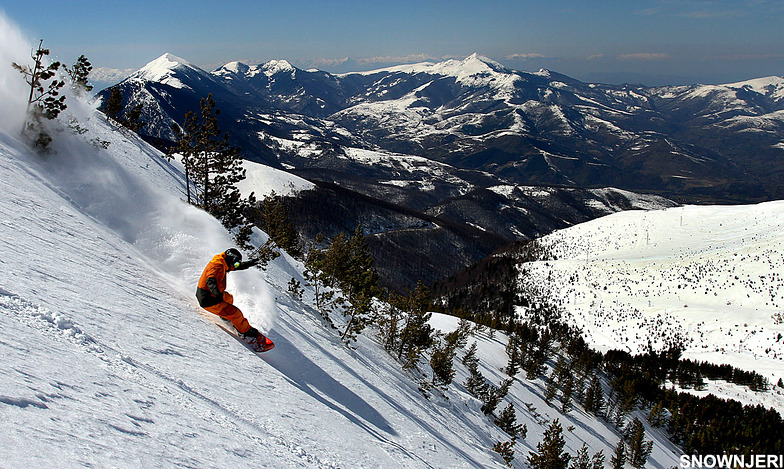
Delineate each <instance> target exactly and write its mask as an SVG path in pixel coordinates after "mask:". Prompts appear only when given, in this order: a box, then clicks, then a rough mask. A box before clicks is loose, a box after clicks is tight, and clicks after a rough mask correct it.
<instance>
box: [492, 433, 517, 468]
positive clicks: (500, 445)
mask: <svg viewBox="0 0 784 469" xmlns="http://www.w3.org/2000/svg"><path fill="white" fill-rule="evenodd" d="M515 443H516V441H515V439H514V438H512V439H511V440H510V441H504V442H501V441H499V442H497V443H496V444H495V445H493V451H495V452H496V453H498V454H499V455H500V456H501V458H502V459H503V460H504V462H505V463H506V465H507V466H508V467H512V461H514V445H515Z"/></svg>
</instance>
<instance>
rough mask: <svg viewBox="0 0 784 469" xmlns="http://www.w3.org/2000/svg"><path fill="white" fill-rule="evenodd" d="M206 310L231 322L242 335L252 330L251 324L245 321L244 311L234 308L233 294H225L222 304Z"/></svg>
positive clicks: (208, 307)
mask: <svg viewBox="0 0 784 469" xmlns="http://www.w3.org/2000/svg"><path fill="white" fill-rule="evenodd" d="M204 309H206V310H207V311H209V312H211V313H212V314H217V315H218V316H220V317H222V318H223V319H227V320H229V321H231V324H232V325H233V326H234V327H235V328H236V329H237V331H239V333H240V334H244V333H246V332H248V331H249V330H250V324H249V323H248V320H247V319H245V316H243V315H242V311H240V309H239V308H237V307H236V306H234V297H233V296H231V293H227V292H223V302H222V303H218V304H216V305H213V306H207V307H206V308H204Z"/></svg>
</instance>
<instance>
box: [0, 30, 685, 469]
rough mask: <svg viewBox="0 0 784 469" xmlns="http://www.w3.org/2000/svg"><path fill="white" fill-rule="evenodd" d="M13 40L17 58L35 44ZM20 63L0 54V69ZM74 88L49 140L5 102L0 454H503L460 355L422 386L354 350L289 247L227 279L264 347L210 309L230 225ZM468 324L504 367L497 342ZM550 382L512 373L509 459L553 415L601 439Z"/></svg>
mask: <svg viewBox="0 0 784 469" xmlns="http://www.w3.org/2000/svg"><path fill="white" fill-rule="evenodd" d="M4 39H6V40H5V41H2V44H3V48H12V47H16V49H15V50H13V51H11V52H19V54H17V56H20V57H18V58H17V57H15V60H24V55H25V54H27V53H28V51H29V45H28V44H27V43H25V42H24V41H22V40H21V39H19V38H16V37H11V38H10V40H9V38H4ZM4 54H5V51H4ZM11 55H13V54H11ZM5 57H6V56H5V55H3V58H5ZM4 63H6V62H4ZM14 76H16V75H15V74H14V73H12V72H9V71H7V70H6V69H5V68H0V77H1V78H2V79H0V84H2V83H6V81H5V80H6V79H7V78H10V77H14ZM16 78H18V77H16ZM20 96H21V97H22V98H21V99H24V98H23V97H24V94H23V93H18V92H16V90H15V89H13V87H10V86H9V87H7V88H6V87H5V85H3V86H1V87H0V99H2V102H3V103H4V104H3V108H4V109H9V107H10V108H12V109H24V102H20ZM68 103H69V108H68V111H67V114H70V115H72V116H73V117H74V118H76V119H77V120H78V121H79V122H80V125H81V126H82V127H83V128H86V129H87V130H88V132H87V133H85V134H81V135H75V134H71V133H70V132H68V131H57V132H55V133H54V135H55V141H54V143H53V152H52V153H51V154H49V155H45V156H41V155H37V154H35V153H33V152H31V151H30V150H29V149H28V148H27V147H26V146H25V145H24V144H23V143H22V142H20V141H19V139H18V138H17V135H18V129H19V123H20V122H19V119H18V118H13V117H12V116H11V117H6V114H7V113H6V111H3V114H0V116H2V117H3V120H2V121H0V173H1V174H2V175H3V177H2V178H0V192H2V194H3V197H2V198H0V220H2V229H0V265H2V272H3V275H2V276H0V329H1V330H2V331H3V334H2V336H0V356H2V357H3V360H0V377H2V379H0V420H2V421H3V432H2V434H1V435H0V452H2V454H3V462H2V465H3V466H7V467H26V466H32V467H38V466H54V467H84V466H88V467H121V468H125V467H128V468H137V467H181V466H185V467H200V468H205V467H206V468H209V467H275V468H289V467H313V468H330V467H368V468H377V467H396V468H397V467H410V468H420V467H437V468H446V467H455V468H461V467H466V468H467V467H503V462H502V461H501V459H500V458H499V457H498V455H496V454H495V453H493V452H492V450H491V449H490V448H491V447H492V446H493V444H494V443H495V442H497V441H500V440H506V439H507V438H506V437H505V434H504V433H503V432H502V431H501V430H500V429H499V428H497V427H495V426H494V425H493V424H492V422H491V421H490V420H489V419H487V418H486V417H484V416H483V415H482V414H481V412H479V407H480V403H479V402H478V401H477V400H476V399H474V398H472V397H469V396H468V394H467V393H465V392H464V390H463V388H462V386H461V385H460V384H459V383H462V382H463V381H464V378H465V376H466V372H465V370H464V369H462V368H460V369H459V370H458V378H457V379H456V384H455V385H453V386H452V387H450V388H449V389H448V390H447V391H446V394H445V396H442V395H440V394H438V393H436V394H434V395H433V396H431V398H430V399H426V398H424V397H423V396H422V394H421V393H420V391H419V390H418V386H417V384H416V383H415V382H414V381H413V380H412V379H411V375H410V374H408V373H405V372H403V371H401V369H400V365H399V364H398V363H397V362H395V361H394V360H392V359H391V358H390V357H389V355H388V354H387V353H386V352H385V351H384V350H383V349H382V348H381V347H380V346H379V345H378V344H377V342H376V341H375V340H374V339H373V337H372V334H370V333H369V334H368V335H366V336H363V337H361V338H360V340H359V342H358V343H357V344H356V349H350V348H347V347H346V346H345V345H344V344H342V343H341V342H340V341H339V339H338V337H337V335H336V333H335V332H333V331H331V330H329V329H327V328H325V327H324V326H323V325H322V323H321V321H320V319H319V316H318V314H317V313H316V312H315V311H313V310H312V309H311V308H310V307H308V306H307V304H305V303H302V302H299V301H297V300H295V299H292V298H291V297H290V296H289V295H288V294H287V293H286V291H285V285H286V284H287V283H288V281H289V279H291V278H292V277H294V278H296V279H299V280H302V276H301V265H300V264H299V263H298V262H296V261H294V260H292V259H291V258H288V257H286V256H283V257H281V258H279V259H277V260H276V261H275V262H274V263H272V264H271V265H270V266H269V267H268V269H267V270H266V271H258V270H252V271H245V272H240V273H236V274H231V275H230V276H229V290H230V291H232V292H233V293H234V294H235V298H236V303H237V304H238V305H239V306H240V307H241V308H242V309H243V311H244V312H245V313H246V314H247V316H248V317H249V320H250V322H251V323H252V324H253V325H255V326H257V327H259V328H262V329H263V330H264V331H265V332H266V333H267V334H268V335H269V336H270V337H271V338H272V339H273V340H274V341H275V342H276V344H277V347H276V348H275V350H273V351H272V352H269V353H268V354H266V355H264V357H263V358H259V357H257V356H256V355H254V354H252V353H249V352H248V351H247V350H246V349H245V348H244V347H242V346H241V345H240V344H238V343H237V342H236V341H235V340H234V339H232V338H231V337H229V336H228V335H227V334H225V333H224V332H222V331H220V330H219V329H217V328H216V327H215V326H214V325H212V324H210V323H209V322H208V321H207V320H206V319H205V318H203V317H202V316H201V315H200V314H199V313H198V307H197V306H196V304H195V301H194V298H193V290H194V285H195V283H196V280H197V278H198V276H199V274H200V273H201V269H202V268H203V266H204V265H205V264H206V262H207V261H208V260H209V259H210V257H211V256H212V255H213V254H215V253H217V252H219V251H222V250H224V249H226V248H227V247H229V246H230V245H231V242H230V237H229V235H228V234H226V233H225V232H224V230H223V229H222V227H221V226H220V225H219V224H218V223H217V222H216V221H215V220H213V219H212V218H211V217H209V216H207V215H206V214H204V213H203V212H201V211H199V210H197V209H195V208H193V207H190V206H187V205H185V204H184V203H183V202H182V200H181V199H182V197H183V183H182V180H183V176H182V173H181V171H180V170H179V168H178V167H177V165H176V164H174V163H169V162H167V161H165V160H164V159H163V158H162V157H161V155H160V153H158V152H157V151H156V150H154V149H152V148H151V147H149V146H147V145H146V144H144V143H143V142H142V141H141V140H139V139H137V138H136V137H134V136H132V135H127V134H125V133H123V132H122V131H120V130H118V129H114V128H112V127H111V126H110V125H109V124H108V123H107V122H106V121H105V120H103V119H102V117H101V116H100V115H99V114H97V113H94V112H93V111H92V110H91V109H90V108H89V107H88V106H87V105H86V104H84V103H80V102H78V101H77V100H75V99H74V98H73V97H70V98H69V101H68ZM6 104H8V105H9V107H6ZM9 116H10V114H9ZM66 118H67V116H64V117H63V120H65V119H66ZM91 141H92V142H98V141H104V142H109V145H108V148H102V146H101V145H98V146H95V145H94V144H93V143H91ZM268 174H269V173H268ZM260 179H264V178H261V177H260ZM257 183H259V184H263V183H262V182H261V181H260V180H257ZM268 190H269V187H266V186H265V187H258V188H256V190H255V191H256V193H257V194H261V193H265V192H266V191H268ZM263 239H264V235H263V233H258V234H257V239H256V241H263ZM311 297H312V292H310V291H309V290H308V291H306V292H305V301H306V302H307V301H308V300H309V298H311ZM440 319H441V322H440V323H439V324H440V327H442V328H448V327H450V324H451V325H452V326H453V323H450V321H453V320H452V319H451V318H440ZM371 332H372V331H371ZM471 340H476V341H478V342H479V343H480V357H481V359H482V361H483V363H482V367H483V371H484V372H485V373H486V375H487V376H488V378H490V379H492V380H493V381H495V382H498V381H500V372H499V371H498V368H499V367H500V366H502V365H503V364H504V363H505V362H506V356H505V354H504V352H503V348H504V345H505V342H504V338H503V337H502V336H500V335H496V336H495V338H493V339H491V338H489V337H487V336H486V335H481V334H480V335H478V336H477V337H475V338H473V339H471ZM461 356H462V353H461ZM541 395H542V382H541V380H537V381H533V382H528V381H524V382H519V381H518V382H516V383H515V384H514V386H513V387H512V390H511V393H510V396H509V398H508V399H509V400H511V401H512V402H514V403H515V405H516V406H517V407H518V409H519V410H518V415H519V419H520V423H525V424H526V425H527V426H528V430H529V431H528V437H527V439H526V440H525V441H522V442H520V443H518V445H517V447H516V449H517V452H518V455H519V457H518V459H517V462H516V463H515V464H516V467H524V464H523V463H522V461H524V459H525V456H526V455H527V454H528V451H530V450H532V449H534V448H535V446H536V444H537V443H538V442H539V441H540V440H541V437H542V434H543V432H544V426H545V425H546V423H547V422H546V420H547V419H550V418H560V419H561V422H562V423H564V427H565V428H571V429H570V430H567V431H566V439H567V450H568V451H569V452H570V453H572V454H574V453H575V452H576V451H577V450H578V449H579V448H580V446H581V445H582V442H583V441H586V442H588V444H589V445H590V447H591V451H592V452H596V451H599V450H603V451H604V454H605V455H609V454H610V453H611V451H612V447H613V446H614V445H615V444H616V442H617V441H618V438H619V435H618V434H617V433H616V432H615V430H613V429H611V428H609V427H608V426H606V424H605V423H604V422H602V421H599V420H595V419H594V418H593V417H591V416H588V415H587V414H585V413H583V412H582V411H580V410H575V411H573V412H572V413H571V414H569V415H561V414H560V413H559V412H558V411H556V410H554V409H551V408H549V407H548V406H547V405H546V404H544V402H543V401H542V398H541ZM526 403H529V404H531V407H530V408H528V407H527V406H526V405H525V404H526ZM530 409H535V410H534V411H532V410H530ZM650 438H653V439H654V440H655V441H656V447H655V449H654V453H653V455H652V459H651V461H652V464H653V465H654V466H655V467H670V466H673V465H675V464H677V456H678V454H677V453H676V452H673V448H672V447H671V445H669V443H667V442H666V440H664V439H663V438H662V437H661V435H659V434H658V432H657V431H652V432H651V433H650Z"/></svg>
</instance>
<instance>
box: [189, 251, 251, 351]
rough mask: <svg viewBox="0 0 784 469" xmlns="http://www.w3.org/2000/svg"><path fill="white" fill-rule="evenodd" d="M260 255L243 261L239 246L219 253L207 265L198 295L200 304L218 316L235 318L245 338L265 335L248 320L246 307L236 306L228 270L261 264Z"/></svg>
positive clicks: (234, 320)
mask: <svg viewBox="0 0 784 469" xmlns="http://www.w3.org/2000/svg"><path fill="white" fill-rule="evenodd" d="M258 263H259V260H258V259H252V260H249V261H246V262H242V253H240V252H239V251H238V250H237V249H234V248H229V249H227V250H226V251H225V252H222V253H220V254H216V255H215V256H213V258H212V260H211V261H210V262H209V264H207V267H205V268H204V272H202V274H201V278H199V285H198V287H197V288H196V299H197V300H199V305H200V306H201V307H202V308H204V309H206V310H207V311H209V312H210V313H213V314H217V315H218V316H220V317H222V318H223V319H226V320H228V321H231V324H232V325H233V326H234V328H235V329H237V332H239V334H240V337H242V338H244V339H254V338H259V336H261V337H260V338H261V339H264V336H263V335H261V333H260V332H259V331H258V329H256V328H255V327H253V326H251V325H250V324H249V323H248V320H247V319H245V316H243V315H242V311H240V309H239V308H237V307H236V306H234V297H233V296H232V295H231V293H229V292H227V291H226V274H227V273H228V272H230V271H232V270H245V269H247V268H249V267H253V266H254V265H256V264H258Z"/></svg>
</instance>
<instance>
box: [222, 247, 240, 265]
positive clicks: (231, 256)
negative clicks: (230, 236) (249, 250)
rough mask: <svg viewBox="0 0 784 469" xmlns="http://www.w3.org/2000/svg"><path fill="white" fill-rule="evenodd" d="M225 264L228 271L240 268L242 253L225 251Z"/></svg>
mask: <svg viewBox="0 0 784 469" xmlns="http://www.w3.org/2000/svg"><path fill="white" fill-rule="evenodd" d="M224 254H226V264H228V265H229V269H232V270H233V269H236V268H237V267H239V266H240V262H242V253H241V252H239V251H238V250H236V249H234V248H229V249H226V252H225V253H224Z"/></svg>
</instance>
